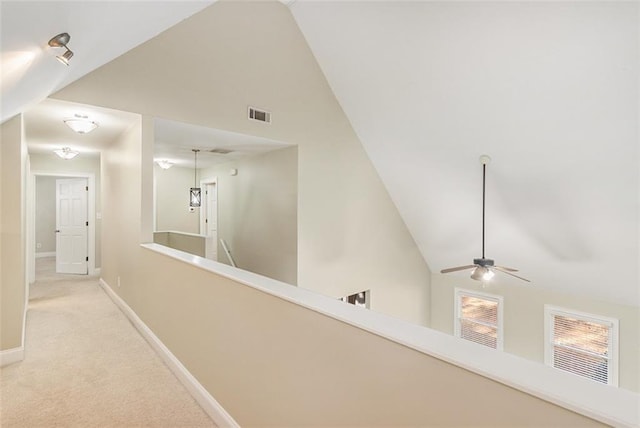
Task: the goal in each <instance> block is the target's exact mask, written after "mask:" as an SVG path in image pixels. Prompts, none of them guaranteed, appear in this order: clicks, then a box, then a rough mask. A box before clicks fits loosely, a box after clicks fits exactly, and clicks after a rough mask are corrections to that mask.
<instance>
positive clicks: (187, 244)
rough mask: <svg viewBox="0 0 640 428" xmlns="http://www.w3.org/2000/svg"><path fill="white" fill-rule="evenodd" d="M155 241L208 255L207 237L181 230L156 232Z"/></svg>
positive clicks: (203, 255)
mask: <svg viewBox="0 0 640 428" xmlns="http://www.w3.org/2000/svg"><path fill="white" fill-rule="evenodd" d="M153 242H155V243H156V244H160V245H164V246H165V247H169V248H174V249H176V250H180V251H184V252H185V253H189V254H194V255H196V256H200V257H205V256H206V246H205V243H206V241H205V238H204V237H203V236H197V235H188V234H184V233H180V232H154V234H153Z"/></svg>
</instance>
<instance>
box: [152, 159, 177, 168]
mask: <svg viewBox="0 0 640 428" xmlns="http://www.w3.org/2000/svg"><path fill="white" fill-rule="evenodd" d="M156 163H157V164H158V166H159V167H160V168H162V169H169V168H171V167H172V166H173V162H171V161H168V160H159V161H156Z"/></svg>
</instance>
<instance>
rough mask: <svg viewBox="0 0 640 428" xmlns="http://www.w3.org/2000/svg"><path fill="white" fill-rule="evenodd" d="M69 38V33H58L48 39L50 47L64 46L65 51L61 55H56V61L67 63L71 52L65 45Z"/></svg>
mask: <svg viewBox="0 0 640 428" xmlns="http://www.w3.org/2000/svg"><path fill="white" fill-rule="evenodd" d="M69 40H71V36H70V35H69V33H60V34H58V35H57V36H54V37H52V38H51V40H49V46H51V47H52V48H65V49H66V51H65V53H63V54H62V55H58V56H56V58H57V59H58V61H60V62H61V63H63V64H64V65H67V66H68V65H69V60H70V59H71V57H72V56H73V52H71V50H70V49H69V48H68V47H67V44H68V43H69Z"/></svg>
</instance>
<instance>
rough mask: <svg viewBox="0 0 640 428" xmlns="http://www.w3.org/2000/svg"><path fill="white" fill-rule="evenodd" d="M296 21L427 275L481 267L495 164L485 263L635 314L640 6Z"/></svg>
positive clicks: (476, 6) (340, 5)
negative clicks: (476, 262)
mask: <svg viewBox="0 0 640 428" xmlns="http://www.w3.org/2000/svg"><path fill="white" fill-rule="evenodd" d="M291 10H292V13H293V15H294V17H295V18H296V20H297V22H298V25H299V26H300V28H301V30H302V32H303V33H304V35H305V37H306V39H307V41H308V43H309V45H310V46H311V49H312V50H313V52H314V54H315V56H316V58H317V60H318V63H319V64H320V66H321V67H322V70H323V71H324V73H325V75H326V77H327V79H328V81H329V83H330V85H331V87H332V89H333V91H334V93H335V95H336V97H337V98H338V100H339V102H340V104H341V106H342V108H343V109H344V111H345V113H346V114H347V116H348V117H349V119H350V121H351V124H352V125H353V127H354V129H355V131H356V132H357V134H358V135H359V137H360V139H361V141H362V144H363V145H364V147H365V149H366V151H367V153H368V154H369V156H370V158H371V160H372V161H373V163H374V165H375V167H376V169H377V170H378V173H379V174H380V176H381V178H382V180H383V181H384V183H385V185H386V187H387V189H388V190H389V193H390V194H391V197H392V198H393V200H394V202H395V204H396V206H397V207H398V209H399V210H400V213H401V215H402V217H403V218H404V220H405V222H406V224H407V226H408V227H409V229H410V231H411V233H412V235H413V237H414V239H415V240H416V242H417V244H418V246H419V248H420V250H421V252H422V254H423V255H424V257H425V259H426V260H427V262H428V264H429V266H430V268H431V269H432V272H438V271H440V270H441V269H443V268H447V267H452V266H459V265H467V264H471V261H472V259H473V258H474V257H480V255H481V183H482V181H481V180H482V178H481V177H482V176H481V165H480V163H479V161H478V158H479V157H480V155H482V154H488V155H490V156H491V157H492V158H493V161H492V163H491V164H490V165H489V166H488V176H487V232H486V233H487V241H486V256H487V257H490V258H493V259H495V260H496V263H497V264H502V265H506V266H513V267H517V268H520V269H521V273H522V275H523V276H525V277H528V278H530V279H531V280H532V285H533V286H537V287H546V288H551V289H556V290H561V291H568V292H571V293H578V294H587V295H591V296H597V297H599V298H603V299H606V300H613V301H617V302H621V303H627V304H636V305H637V304H638V292H639V285H638V284H639V276H638V266H639V264H640V260H639V252H638V242H639V235H638V223H639V208H638V206H639V203H638V201H639V197H640V188H639V181H638V180H639V179H638V169H639V150H638V145H639V144H638V89H639V88H638V76H639V75H640V68H639V61H638V54H639V51H638V48H639V46H638V3H631V2H629V3H621V2H594V3H592V2H562V3H561V2H530V3H522V2H391V1H388V2H317V1H309V2H306V1H298V2H296V3H294V4H293V5H292V6H291ZM452 275H456V274H452ZM461 275H464V274H461ZM466 275H468V272H467V273H466ZM514 281H515V282H514V283H517V282H518V281H517V280H514Z"/></svg>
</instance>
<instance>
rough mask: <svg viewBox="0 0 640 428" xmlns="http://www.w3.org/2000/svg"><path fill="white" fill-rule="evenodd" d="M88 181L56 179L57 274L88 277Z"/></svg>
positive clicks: (81, 179) (84, 179) (82, 179)
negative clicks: (73, 274)
mask: <svg viewBox="0 0 640 428" xmlns="http://www.w3.org/2000/svg"><path fill="white" fill-rule="evenodd" d="M87 193H88V189H87V179H86V178H64V179H63V178H60V179H57V180H56V272H57V273H77V274H85V275H86V274H87V259H88V253H87V230H88V223H87Z"/></svg>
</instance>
